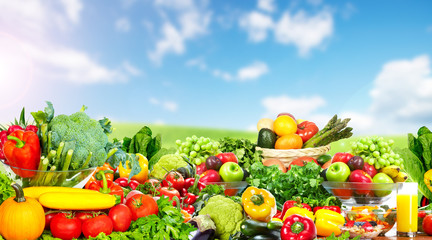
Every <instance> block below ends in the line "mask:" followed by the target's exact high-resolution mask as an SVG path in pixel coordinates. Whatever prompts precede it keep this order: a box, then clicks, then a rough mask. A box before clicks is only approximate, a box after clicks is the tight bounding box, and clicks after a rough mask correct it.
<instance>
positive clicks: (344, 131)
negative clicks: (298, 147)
mask: <svg viewBox="0 0 432 240" xmlns="http://www.w3.org/2000/svg"><path fill="white" fill-rule="evenodd" d="M350 120H351V119H350V118H346V119H344V120H341V119H338V118H337V115H334V116H333V118H332V119H330V121H329V122H328V123H327V125H326V126H325V127H324V128H323V129H321V130H320V131H319V132H318V133H317V134H315V136H313V137H312V138H311V139H309V140H308V141H307V142H306V143H305V144H304V145H303V148H311V147H319V146H325V145H327V144H330V143H331V142H335V141H338V140H340V139H343V138H349V137H351V136H352V132H351V131H352V128H351V127H347V125H348V122H349V121H350Z"/></svg>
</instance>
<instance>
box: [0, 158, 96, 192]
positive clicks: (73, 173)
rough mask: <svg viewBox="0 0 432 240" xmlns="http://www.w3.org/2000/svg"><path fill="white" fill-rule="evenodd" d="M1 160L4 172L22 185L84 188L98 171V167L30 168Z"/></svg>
mask: <svg viewBox="0 0 432 240" xmlns="http://www.w3.org/2000/svg"><path fill="white" fill-rule="evenodd" d="M1 162H2V163H3V167H4V170H3V171H4V173H5V174H6V175H7V176H8V177H9V178H10V179H12V180H13V181H15V182H17V183H18V184H20V185H21V186H22V187H33V186H61V187H74V188H83V187H84V185H85V184H86V183H87V182H88V180H89V179H90V178H91V176H92V174H93V173H94V172H95V171H96V167H93V168H86V169H79V170H67V171H50V170H47V171H41V170H30V169H24V168H19V167H15V166H11V165H8V164H6V163H5V162H3V161H1Z"/></svg>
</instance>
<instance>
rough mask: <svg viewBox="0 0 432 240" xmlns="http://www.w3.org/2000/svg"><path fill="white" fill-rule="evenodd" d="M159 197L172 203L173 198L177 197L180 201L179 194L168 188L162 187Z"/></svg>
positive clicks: (175, 190)
mask: <svg viewBox="0 0 432 240" xmlns="http://www.w3.org/2000/svg"><path fill="white" fill-rule="evenodd" d="M159 192H160V195H159V196H167V197H168V198H169V200H170V201H172V199H173V197H174V196H177V197H178V198H179V199H180V193H179V191H177V189H174V188H169V187H162V188H161V189H160V190H159Z"/></svg>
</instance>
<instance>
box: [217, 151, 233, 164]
mask: <svg viewBox="0 0 432 240" xmlns="http://www.w3.org/2000/svg"><path fill="white" fill-rule="evenodd" d="M216 157H218V158H219V159H220V160H221V161H222V164H224V163H226V162H235V163H238V159H237V156H236V155H235V154H234V153H232V152H226V153H219V154H218V155H216Z"/></svg>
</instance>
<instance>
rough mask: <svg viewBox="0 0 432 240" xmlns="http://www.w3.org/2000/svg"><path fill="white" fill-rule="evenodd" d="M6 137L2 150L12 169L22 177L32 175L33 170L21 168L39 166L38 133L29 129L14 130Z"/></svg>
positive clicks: (32, 168)
mask: <svg viewBox="0 0 432 240" xmlns="http://www.w3.org/2000/svg"><path fill="white" fill-rule="evenodd" d="M7 139H8V140H7V141H6V142H5V143H4V147H3V151H4V155H5V157H6V159H7V161H8V163H9V165H10V166H12V171H14V173H16V174H17V175H19V176H20V177H23V178H29V177H33V176H34V175H35V174H36V172H35V171H26V170H22V169H29V170H37V169H38V167H39V162H40V156H41V149H40V143H39V137H38V135H37V134H36V133H34V132H31V131H23V130H16V131H14V132H13V133H11V134H10V135H9V136H7ZM14 167H15V168H14Z"/></svg>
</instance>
